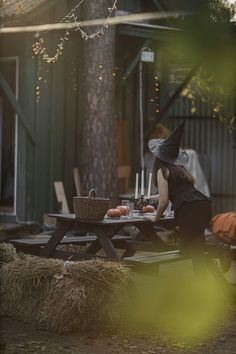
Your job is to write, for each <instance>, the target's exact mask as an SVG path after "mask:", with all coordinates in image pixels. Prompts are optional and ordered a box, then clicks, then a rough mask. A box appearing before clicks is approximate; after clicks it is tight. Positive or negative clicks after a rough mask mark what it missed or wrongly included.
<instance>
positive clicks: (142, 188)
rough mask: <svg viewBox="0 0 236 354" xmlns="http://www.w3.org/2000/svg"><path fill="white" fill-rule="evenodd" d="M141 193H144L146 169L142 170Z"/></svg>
mask: <svg viewBox="0 0 236 354" xmlns="http://www.w3.org/2000/svg"><path fill="white" fill-rule="evenodd" d="M141 195H144V170H142V172H141Z"/></svg>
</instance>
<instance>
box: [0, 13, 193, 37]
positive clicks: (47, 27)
mask: <svg viewBox="0 0 236 354" xmlns="http://www.w3.org/2000/svg"><path fill="white" fill-rule="evenodd" d="M188 14H189V13H187V12H183V11H182V12H168V11H166V12H165V11H164V12H142V13H139V14H130V15H125V16H114V17H111V18H110V19H109V21H107V19H106V18H101V19H95V20H87V21H80V22H78V24H79V26H80V27H89V26H102V25H106V24H108V25H117V24H119V23H124V22H127V21H129V22H131V21H132V22H140V21H144V20H155V19H166V18H176V17H178V16H180V17H181V16H185V15H188ZM68 28H69V29H70V30H72V29H73V30H76V28H77V25H76V24H75V23H74V22H68V23H64V22H60V23H48V24H44V25H32V26H19V27H3V28H0V34H10V33H24V32H44V31H58V30H62V31H65V30H66V29H68Z"/></svg>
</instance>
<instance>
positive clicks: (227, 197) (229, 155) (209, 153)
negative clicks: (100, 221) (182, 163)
mask: <svg viewBox="0 0 236 354" xmlns="http://www.w3.org/2000/svg"><path fill="white" fill-rule="evenodd" d="M103 3H105V1H103ZM107 3H108V1H107ZM111 3H112V1H111ZM113 3H114V2H113ZM177 3H178V6H179V7H178V6H177V5H176V4H177ZM77 4H78V1H74V0H65V1H58V0H51V1H45V0H34V1H33V0H23V1H21V2H20V4H19V1H16V0H8V1H5V2H2V3H1V4H0V19H1V22H2V27H1V29H0V48H1V54H0V72H1V74H0V151H1V155H0V221H1V222H3V221H12V222H13V221H29V220H34V221H38V222H42V215H43V214H44V213H47V212H52V211H58V210H59V206H58V203H57V201H56V198H55V191H54V185H53V183H54V181H63V183H64V186H65V191H66V195H67V198H68V202H69V208H70V210H72V197H73V195H75V186H74V181H73V169H74V168H75V167H78V168H79V170H80V171H81V170H83V166H84V161H83V156H82V145H81V144H82V143H81V141H82V140H81V139H82V138H81V126H83V124H84V116H85V114H84V113H83V112H84V111H83V110H84V109H85V110H86V107H85V108H84V101H83V97H84V96H83V95H84V94H85V93H84V76H83V57H84V55H85V54H86V53H87V52H86V50H87V49H86V47H85V40H84V39H83V38H82V37H81V32H80V31H76V30H72V31H71V32H70V36H69V38H68V41H66V43H65V49H64V51H63V53H62V55H60V57H59V60H58V61H57V62H56V63H51V64H48V63H47V62H44V61H42V60H39V59H38V57H37V56H35V55H34V52H33V48H34V45H35V42H37V40H38V38H40V36H41V32H40V31H41V30H40V31H38V30H37V26H38V27H39V28H40V25H42V24H55V23H61V22H60V21H61V20H63V18H64V17H65V16H66V15H67V14H68V13H70V11H71V9H72V8H74V7H75V6H76V5H77ZM193 5H194V1H181V4H179V2H176V1H170V2H168V7H167V6H166V2H164V1H159V0H155V1H154V0H153V1H144V0H143V1H142V0H136V1H135V0H134V1H128V2H127V1H122V0H120V1H118V2H117V10H116V15H117V16H119V15H127V14H130V13H133V14H135V13H140V12H147V13H149V12H154V11H169V12H174V11H180V10H181V11H186V12H187V11H189V10H190V9H191V7H192V6H193ZM31 25H33V26H35V27H34V28H33V27H32V29H31V30H30V29H29V30H28V31H24V29H23V26H31ZM7 28H9V29H10V28H18V30H15V31H12V33H11V32H10V31H9V32H8V33H7V32H4V29H7ZM20 28H21V29H20ZM109 30H111V31H113V39H114V40H113V43H112V46H110V47H109V48H110V49H109V50H110V52H109V53H107V52H102V47H101V48H100V51H101V53H102V55H103V57H104V62H101V63H100V64H99V65H98V66H97V67H96V70H97V71H95V68H92V66H93V64H92V62H93V60H97V61H96V63H99V61H98V60H99V59H98V58H92V57H87V62H88V67H89V65H91V70H93V71H92V72H93V73H94V72H96V75H95V76H94V85H95V87H96V85H97V84H96V82H97V81H99V80H100V81H102V80H103V76H104V77H106V79H104V85H105V84H106V83H109V85H110V83H112V85H113V86H112V87H113V88H114V104H113V106H114V107H113V111H110V114H111V115H114V120H115V122H116V129H117V151H118V159H117V161H115V168H117V167H118V166H121V165H125V166H130V169H131V172H130V176H128V177H129V187H132V186H133V185H134V174H135V172H136V171H137V170H139V169H140V157H139V156H140V136H139V134H140V122H139V115H140V114H139V113H140V112H139V111H140V99H139V94H140V65H139V64H140V52H141V51H142V50H145V51H147V52H151V53H154V60H153V61H151V62H144V63H143V66H142V94H143V107H142V110H143V116H144V118H143V119H144V128H145V129H147V128H148V127H149V126H151V125H153V124H154V123H155V121H158V119H160V118H162V119H163V122H164V124H165V125H166V126H168V127H169V128H170V129H172V128H174V127H175V126H176V125H177V124H178V123H179V121H182V120H184V119H185V120H186V121H187V124H186V134H185V140H184V144H185V145H186V146H189V147H191V148H192V149H195V150H196V151H197V152H198V153H199V158H200V162H201V164H202V168H203V170H204V172H205V175H206V178H207V180H208V183H209V187H210V190H211V194H212V196H213V197H214V198H215V201H216V203H215V212H219V211H223V210H235V208H236V202H235V199H236V185H235V183H234V175H235V171H236V139H235V134H233V133H230V132H229V131H228V130H227V126H226V124H223V123H219V121H218V120H216V119H213V117H212V116H213V113H212V110H211V108H210V106H209V105H208V106H207V104H206V103H204V104H203V103H202V102H201V101H200V100H199V102H197V110H196V112H195V111H194V112H193V111H192V110H191V105H190V103H189V101H188V100H187V99H186V97H183V96H181V95H180V93H181V90H180V92H179V94H178V95H176V97H175V99H174V100H172V101H170V102H169V106H168V109H166V112H165V115H164V116H163V117H160V111H161V110H162V107H164V106H165V105H166V104H168V100H169V99H170V98H171V96H172V94H173V90H174V91H175V90H178V85H177V84H173V82H172V81H171V80H172V79H171V78H172V75H173V73H175V72H176V70H177V71H178V70H179V69H181V70H182V69H184V70H185V69H186V65H183V64H182V63H180V64H179V63H178V62H175V59H173V60H172V61H170V59H169V56H167V55H166V51H165V46H166V43H168V42H169V41H170V40H171V38H172V37H173V36H175V35H177V34H178V33H179V32H180V31H181V19H180V18H179V17H178V18H177V19H176V18H174V19H173V18H171V16H170V17H167V18H166V19H164V20H163V19H162V20H159V21H157V20H152V21H150V20H146V21H141V20H140V21H136V22H129V21H126V22H125V23H122V24H119V25H117V26H111V27H109V29H108V31H109ZM64 35H65V29H63V27H61V28H59V29H54V30H53V31H48V30H47V29H45V31H44V32H43V36H44V39H45V47H46V48H47V51H48V52H49V53H52V52H55V49H56V48H57V44H58V42H59V41H60V38H61V37H63V36H64ZM88 41H100V42H101V41H102V39H91V40H90V39H89V40H88ZM86 43H87V41H86ZM101 57H102V56H101ZM173 61H174V62H173ZM106 65H107V67H106ZM173 66H174V67H175V68H174V69H173ZM108 69H109V70H108ZM88 70H89V69H88ZM189 70H191V66H190V68H189ZM107 72H109V74H107ZM108 75H109V76H108ZM182 80H183V82H184V76H183V78H182ZM92 84H93V82H91V85H92ZM99 87H100V86H99ZM108 87H109V86H108ZM182 89H183V87H182ZM105 91H106V90H105V86H104V92H105ZM108 91H109V89H108ZM230 105H231V106H230V107H231V110H232V112H233V113H234V114H235V103H234V101H232V100H231V101H230ZM102 108H104V107H102ZM85 112H86V111H85ZM91 129H92V127H91ZM107 149H109V146H108V147H107ZM113 167H114V166H113ZM86 186H87V185H86ZM82 187H83V183H82ZM98 187H99V186H98ZM84 190H85V192H86V187H85V188H84ZM122 191H123V190H122Z"/></svg>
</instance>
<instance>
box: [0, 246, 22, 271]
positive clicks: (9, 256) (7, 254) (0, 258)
mask: <svg viewBox="0 0 236 354" xmlns="http://www.w3.org/2000/svg"><path fill="white" fill-rule="evenodd" d="M17 258H18V256H17V253H16V249H15V248H14V247H13V246H12V245H11V244H10V243H5V242H1V243H0V266H1V265H2V264H4V263H9V262H12V261H15V260H16V259H17Z"/></svg>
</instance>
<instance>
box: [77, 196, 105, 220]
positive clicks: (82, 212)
mask: <svg viewBox="0 0 236 354" xmlns="http://www.w3.org/2000/svg"><path fill="white" fill-rule="evenodd" d="M109 202H110V199H108V198H96V193H95V190H94V189H91V191H90V192H89V195H88V197H74V198H73V207H74V212H75V215H76V217H77V218H79V219H86V220H97V221H99V220H102V219H103V218H104V216H105V214H106V212H107V210H108V209H109Z"/></svg>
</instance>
